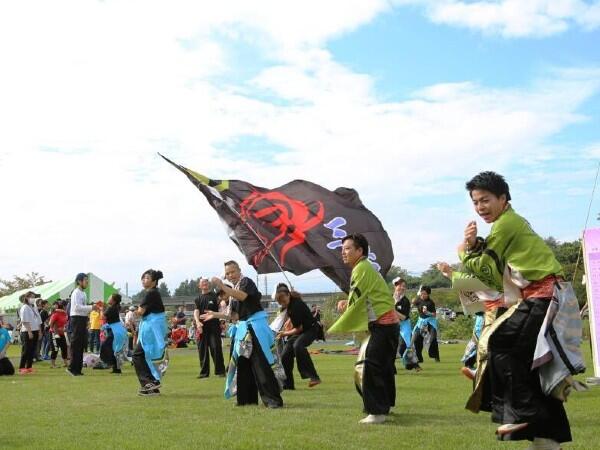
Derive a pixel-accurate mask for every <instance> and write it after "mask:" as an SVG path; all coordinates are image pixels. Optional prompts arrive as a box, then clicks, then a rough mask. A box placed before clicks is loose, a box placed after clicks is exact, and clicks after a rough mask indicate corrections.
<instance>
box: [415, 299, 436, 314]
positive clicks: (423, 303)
mask: <svg viewBox="0 0 600 450" xmlns="http://www.w3.org/2000/svg"><path fill="white" fill-rule="evenodd" d="M416 306H417V310H418V311H419V316H420V317H422V318H425V317H429V316H430V315H431V314H425V313H424V312H423V307H425V308H426V309H427V311H429V312H430V313H433V314H435V303H433V300H431V299H430V298H428V299H427V300H421V299H419V300H417V303H416Z"/></svg>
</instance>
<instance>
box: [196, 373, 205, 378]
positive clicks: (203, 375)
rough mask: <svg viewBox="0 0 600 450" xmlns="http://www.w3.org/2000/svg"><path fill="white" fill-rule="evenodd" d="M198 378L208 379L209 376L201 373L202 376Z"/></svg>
mask: <svg viewBox="0 0 600 450" xmlns="http://www.w3.org/2000/svg"><path fill="white" fill-rule="evenodd" d="M196 378H198V379H200V378H208V375H207V374H205V373H201V374H200V375H198V376H197V377H196Z"/></svg>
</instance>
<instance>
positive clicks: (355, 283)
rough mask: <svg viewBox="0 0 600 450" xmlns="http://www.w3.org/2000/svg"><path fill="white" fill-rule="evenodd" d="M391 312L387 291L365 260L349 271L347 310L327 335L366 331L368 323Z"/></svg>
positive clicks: (388, 292)
mask: <svg viewBox="0 0 600 450" xmlns="http://www.w3.org/2000/svg"><path fill="white" fill-rule="evenodd" d="M393 309H394V298H393V297H392V294H391V292H390V288H389V287H388V285H387V283H386V282H385V280H384V279H383V277H382V276H381V274H380V273H379V272H378V271H377V270H375V268H374V267H373V266H372V265H371V263H370V262H369V260H368V259H367V258H363V259H362V260H361V261H359V262H358V264H356V265H355V266H354V268H353V269H352V275H351V277H350V293H349V295H348V308H347V309H346V311H345V312H344V314H342V316H341V317H340V318H339V319H338V320H337V321H336V322H335V323H334V324H333V325H332V326H331V328H329V330H328V332H329V333H343V332H352V331H367V330H368V328H369V322H371V321H373V320H377V319H378V318H380V317H381V316H382V315H384V314H385V313H387V312H389V311H392V310H393Z"/></svg>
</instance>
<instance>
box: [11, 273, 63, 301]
mask: <svg viewBox="0 0 600 450" xmlns="http://www.w3.org/2000/svg"><path fill="white" fill-rule="evenodd" d="M49 281H51V280H46V279H45V277H44V276H43V275H40V274H39V273H37V272H30V273H27V274H25V275H23V276H22V277H21V276H18V275H14V276H13V278H12V280H3V279H1V278H0V297H4V296H5V295H10V294H12V293H13V292H17V291H20V290H21V289H27V288H32V287H35V286H40V285H42V284H46V283H48V282H49Z"/></svg>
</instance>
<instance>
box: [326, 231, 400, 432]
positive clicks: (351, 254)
mask: <svg viewBox="0 0 600 450" xmlns="http://www.w3.org/2000/svg"><path fill="white" fill-rule="evenodd" d="M368 254H369V243H368V241H367V239H366V238H365V237H364V236H363V235H362V234H351V235H349V236H346V237H345V238H344V239H343V241H342V260H343V261H344V264H346V265H348V266H350V267H352V275H351V277H350V292H349V295H348V301H347V302H345V303H343V304H342V305H341V308H340V309H342V310H345V312H344V314H343V315H342V316H341V317H340V318H339V319H338V320H337V321H336V322H335V323H334V324H333V325H332V326H331V328H330V329H329V332H330V333H335V332H359V331H369V337H367V339H365V341H363V344H362V345H361V350H360V352H359V358H358V359H359V362H362V363H360V364H358V365H357V367H362V370H359V372H357V373H356V375H357V376H356V377H355V381H356V387H357V388H358V391H359V393H360V394H361V395H362V399H363V405H364V411H365V412H366V413H367V414H368V415H367V417H365V418H364V419H362V420H361V421H360V423H362V424H379V423H383V422H385V419H386V415H387V414H389V412H390V408H391V407H392V406H394V405H395V402H396V384H395V379H394V375H395V368H394V362H395V360H396V350H397V348H398V340H399V334H400V333H399V328H398V323H399V321H400V320H399V318H398V314H397V313H396V310H395V307H394V306H395V305H394V298H393V297H392V293H391V292H390V289H389V287H388V285H387V283H386V282H385V280H384V279H383V277H382V276H381V274H380V273H379V272H378V271H377V270H376V269H375V268H374V267H373V265H372V264H371V262H370V261H369V259H368V258H367V256H368Z"/></svg>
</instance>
